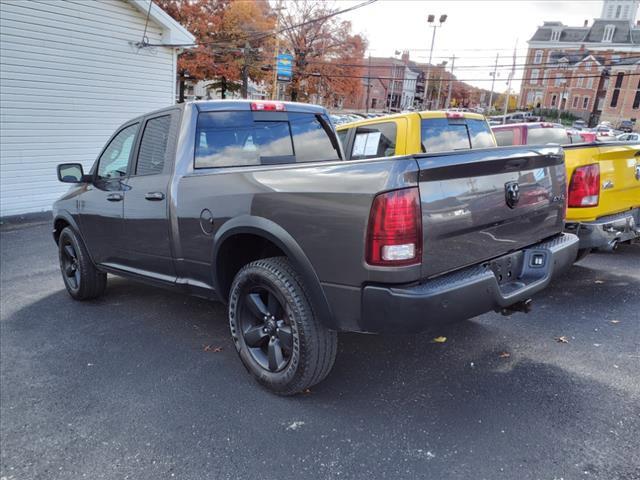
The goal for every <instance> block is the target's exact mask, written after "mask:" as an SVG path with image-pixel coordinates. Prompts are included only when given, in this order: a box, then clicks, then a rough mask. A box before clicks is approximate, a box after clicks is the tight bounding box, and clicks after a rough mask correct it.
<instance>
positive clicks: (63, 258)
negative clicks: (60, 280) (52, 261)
mask: <svg viewBox="0 0 640 480" xmlns="http://www.w3.org/2000/svg"><path fill="white" fill-rule="evenodd" d="M63 242H64V243H63V244H62V248H61V251H60V268H61V269H62V273H63V274H64V276H65V279H64V280H65V282H66V283H67V285H68V286H69V288H71V290H74V291H78V290H79V289H80V282H81V280H82V275H81V273H80V268H79V265H78V254H77V253H76V249H75V248H74V247H73V245H72V244H71V240H70V239H68V238H65V239H64V240H63Z"/></svg>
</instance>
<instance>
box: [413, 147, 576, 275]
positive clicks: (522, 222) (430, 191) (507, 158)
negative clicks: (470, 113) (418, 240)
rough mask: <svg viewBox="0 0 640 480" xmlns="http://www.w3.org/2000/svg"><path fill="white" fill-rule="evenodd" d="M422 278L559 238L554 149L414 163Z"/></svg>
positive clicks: (558, 162)
mask: <svg viewBox="0 0 640 480" xmlns="http://www.w3.org/2000/svg"><path fill="white" fill-rule="evenodd" d="M416 160H417V162H418V165H419V168H420V173H419V185H420V197H421V207H422V229H423V243H424V245H423V249H422V252H423V253H422V275H423V277H430V276H433V275H437V274H440V273H444V272H446V271H451V270H454V269H457V268H460V267H464V266H466V265H472V264H477V263H479V262H482V261H484V260H489V259H491V258H495V257H498V256H500V255H503V254H506V253H508V252H511V251H514V250H519V249H521V248H523V247H526V246H528V245H531V244H534V243H536V242H539V241H540V240H543V239H545V238H547V237H550V236H552V235H555V234H558V233H560V232H561V231H562V227H563V216H564V204H565V191H566V180H565V177H566V174H565V167H564V155H563V152H562V149H561V148H560V147H531V146H526V147H504V148H490V149H481V150H466V151H456V152H451V153H446V154H443V153H439V154H435V155H419V156H416Z"/></svg>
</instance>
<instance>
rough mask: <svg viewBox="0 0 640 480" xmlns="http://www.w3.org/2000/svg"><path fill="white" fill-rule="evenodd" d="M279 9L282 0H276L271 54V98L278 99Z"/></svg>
mask: <svg viewBox="0 0 640 480" xmlns="http://www.w3.org/2000/svg"><path fill="white" fill-rule="evenodd" d="M280 10H283V8H282V0H278V6H277V7H276V8H275V12H276V47H275V51H274V55H273V89H272V90H271V100H278V55H279V54H280V35H278V30H279V29H280Z"/></svg>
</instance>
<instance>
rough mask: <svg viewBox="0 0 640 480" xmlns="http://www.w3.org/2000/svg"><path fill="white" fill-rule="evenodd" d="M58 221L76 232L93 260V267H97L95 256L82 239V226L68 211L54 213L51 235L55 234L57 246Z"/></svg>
mask: <svg viewBox="0 0 640 480" xmlns="http://www.w3.org/2000/svg"><path fill="white" fill-rule="evenodd" d="M58 220H64V221H65V222H67V223H68V224H69V226H70V227H71V228H72V229H73V230H74V231H75V232H76V235H77V236H78V239H79V240H80V241H81V242H82V245H84V248H85V250H86V251H87V254H88V255H89V260H91V263H93V265H96V262H95V261H94V260H93V255H92V254H91V251H90V250H89V249H88V248H87V244H86V243H85V241H84V238H83V237H82V232H81V230H80V226H79V225H78V222H77V221H76V219H75V218H73V215H71V213H69V212H68V211H67V210H59V211H57V212H54V217H53V229H52V232H51V233H52V234H53V239H54V240H55V242H56V244H57V243H58V241H57V240H56V228H55V225H56V222H57V221H58Z"/></svg>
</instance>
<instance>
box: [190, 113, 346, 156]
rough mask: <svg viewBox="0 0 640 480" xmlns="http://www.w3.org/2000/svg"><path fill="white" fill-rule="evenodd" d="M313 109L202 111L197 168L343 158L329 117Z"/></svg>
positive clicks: (197, 130) (197, 140)
mask: <svg viewBox="0 0 640 480" xmlns="http://www.w3.org/2000/svg"><path fill="white" fill-rule="evenodd" d="M319 117H320V116H319V115H314V114H312V113H277V114H273V115H269V114H266V115H265V114H264V112H260V113H259V114H254V112H241V111H236V112H203V113H200V114H199V115H198V123H197V126H196V149H195V150H196V151H195V168H211V167H239V166H250V165H274V164H283V163H302V162H317V161H330V160H339V159H340V156H339V153H338V150H336V148H334V145H332V142H331V138H330V137H329V135H333V133H331V126H330V124H329V122H328V120H327V119H321V118H319Z"/></svg>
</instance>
